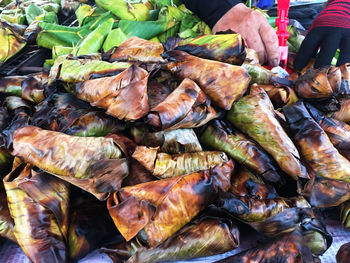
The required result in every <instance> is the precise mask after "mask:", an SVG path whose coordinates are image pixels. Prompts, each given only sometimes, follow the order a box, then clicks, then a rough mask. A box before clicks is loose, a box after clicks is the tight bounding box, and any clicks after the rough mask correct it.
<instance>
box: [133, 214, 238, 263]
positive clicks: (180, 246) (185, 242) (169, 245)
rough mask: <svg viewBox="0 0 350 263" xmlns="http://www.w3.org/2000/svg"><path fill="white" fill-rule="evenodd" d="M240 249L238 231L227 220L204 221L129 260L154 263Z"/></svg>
mask: <svg viewBox="0 0 350 263" xmlns="http://www.w3.org/2000/svg"><path fill="white" fill-rule="evenodd" d="M238 245H239V231H238V228H237V227H236V226H235V225H234V224H233V222H231V221H230V220H228V219H226V220H225V219H221V218H214V217H202V218H200V219H197V220H195V221H193V222H192V223H191V224H189V225H186V226H184V227H183V228H182V229H181V230H179V231H178V232H176V233H175V234H174V235H173V236H171V237H170V238H168V239H167V240H166V241H165V242H163V243H161V244H160V245H158V246H157V247H155V248H153V249H147V250H146V249H140V250H138V251H137V252H136V253H135V254H134V255H133V256H132V257H131V258H129V260H128V261H127V262H128V263H131V262H134V263H136V262H139V263H141V262H142V263H151V262H159V261H168V260H186V259H192V258H197V257H206V256H211V255H215V254H221V253H225V252H227V251H230V250H233V249H235V248H237V247H238Z"/></svg>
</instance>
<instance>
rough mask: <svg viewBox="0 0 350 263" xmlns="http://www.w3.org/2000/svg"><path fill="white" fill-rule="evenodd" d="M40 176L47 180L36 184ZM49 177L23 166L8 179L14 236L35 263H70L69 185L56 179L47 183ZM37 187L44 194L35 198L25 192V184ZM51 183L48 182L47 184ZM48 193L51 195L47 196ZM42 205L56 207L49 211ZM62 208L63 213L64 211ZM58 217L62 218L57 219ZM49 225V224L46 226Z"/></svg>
mask: <svg viewBox="0 0 350 263" xmlns="http://www.w3.org/2000/svg"><path fill="white" fill-rule="evenodd" d="M37 176H39V177H44V178H43V180H40V181H36V178H37ZM50 176H51V175H49V174H43V173H40V172H39V173H38V174H36V173H35V172H34V170H32V166H31V165H29V164H28V165H26V164H21V165H19V166H18V167H17V168H15V169H14V170H13V171H12V172H11V173H10V174H8V175H7V176H6V177H5V178H4V186H5V189H6V195H7V199H8V204H9V209H10V212H11V216H12V218H13V220H14V223H15V226H14V234H15V237H16V239H17V242H18V244H19V245H20V246H21V248H22V249H23V251H24V252H25V254H26V255H27V256H28V258H29V259H30V260H31V261H32V262H43V259H45V261H47V262H57V263H58V262H68V253H67V252H68V251H67V249H66V243H65V242H66V237H67V236H66V234H67V232H66V231H67V228H65V227H66V224H65V223H64V222H68V221H66V220H65V216H67V214H62V213H60V212H63V213H67V204H68V200H69V199H68V198H69V191H68V188H67V187H68V184H66V183H65V182H62V181H60V179H58V178H55V177H52V178H51V179H50V180H49V181H50V182H49V183H44V182H45V180H46V179H48V178H47V177H50ZM28 180H31V181H32V183H30V184H31V185H36V186H38V187H39V189H41V190H44V192H43V193H41V192H36V191H31V193H32V194H35V196H31V195H30V194H29V193H27V192H26V190H28V189H31V186H30V185H27V186H28V188H27V189H26V190H23V189H22V188H21V186H20V185H21V184H27V182H28ZM46 182H47V181H46ZM45 193H46V194H47V193H49V195H48V196H45ZM36 197H39V198H40V199H41V198H43V199H41V201H45V202H48V203H50V204H52V205H53V206H51V207H50V208H54V211H52V210H51V209H50V208H49V207H46V206H45V204H43V203H42V202H41V201H40V200H38V201H37V200H35V199H36ZM61 208H62V209H61ZM57 216H58V217H57ZM43 222H45V224H43Z"/></svg>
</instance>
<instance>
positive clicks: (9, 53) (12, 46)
mask: <svg viewBox="0 0 350 263" xmlns="http://www.w3.org/2000/svg"><path fill="white" fill-rule="evenodd" d="M0 25H1V27H0V66H1V65H2V64H4V63H5V62H6V61H7V60H8V59H9V58H11V57H13V56H14V55H16V54H17V53H18V52H19V51H20V50H21V49H22V48H23V47H24V46H25V45H26V42H25V40H24V39H23V38H22V37H21V36H20V35H19V34H17V33H16V32H15V31H12V30H11V29H10V28H9V27H8V26H6V24H4V23H2V22H0Z"/></svg>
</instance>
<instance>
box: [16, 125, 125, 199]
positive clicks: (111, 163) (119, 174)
mask: <svg viewBox="0 0 350 263" xmlns="http://www.w3.org/2000/svg"><path fill="white" fill-rule="evenodd" d="M13 148H14V151H13V155H15V156H18V157H20V158H21V159H22V160H24V161H25V162H28V163H31V164H33V165H35V166H37V167H39V168H40V169H42V170H44V171H47V172H49V173H51V174H53V175H55V176H57V177H59V178H61V179H62V180H65V181H67V182H70V183H72V184H74V185H76V186H78V187H80V188H82V189H84V190H86V191H88V192H90V193H92V194H93V195H95V196H96V197H97V198H98V199H100V200H103V199H105V198H107V197H108V195H109V194H110V193H112V192H115V191H117V190H118V189H119V188H120V185H121V182H122V180H123V179H124V178H125V177H126V176H127V175H128V165H127V161H126V159H118V158H120V157H121V152H120V150H119V148H118V147H116V146H115V144H114V143H113V139H111V138H103V137H76V136H69V135H66V134H63V133H59V132H54V131H47V130H42V129H40V128H37V127H33V126H28V127H25V128H21V129H18V130H16V131H15V135H14V146H13Z"/></svg>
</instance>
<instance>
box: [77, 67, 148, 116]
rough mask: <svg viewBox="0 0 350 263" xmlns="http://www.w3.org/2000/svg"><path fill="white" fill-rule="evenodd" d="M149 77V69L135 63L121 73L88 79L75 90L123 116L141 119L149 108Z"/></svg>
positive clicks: (90, 100)
mask: <svg viewBox="0 0 350 263" xmlns="http://www.w3.org/2000/svg"><path fill="white" fill-rule="evenodd" d="M147 81H148V73H147V71H145V70H144V69H142V68H139V67H137V66H134V65H133V66H131V67H129V68H128V69H127V70H125V71H123V72H122V73H120V74H119V75H117V76H113V77H105V78H99V79H93V80H88V81H85V82H83V83H82V84H81V85H77V86H76V88H75V94H76V96H77V97H78V98H79V99H82V100H85V101H88V102H90V104H91V105H92V106H97V107H101V108H104V109H106V110H107V113H108V114H110V115H112V116H114V117H116V118H118V119H120V120H122V119H125V120H137V119H139V118H141V117H143V116H145V115H146V114H147V112H148V109H149V106H148V97H147ZM131 109H132V110H131Z"/></svg>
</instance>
